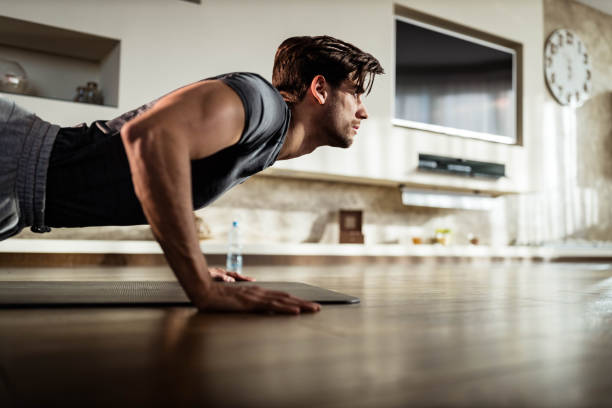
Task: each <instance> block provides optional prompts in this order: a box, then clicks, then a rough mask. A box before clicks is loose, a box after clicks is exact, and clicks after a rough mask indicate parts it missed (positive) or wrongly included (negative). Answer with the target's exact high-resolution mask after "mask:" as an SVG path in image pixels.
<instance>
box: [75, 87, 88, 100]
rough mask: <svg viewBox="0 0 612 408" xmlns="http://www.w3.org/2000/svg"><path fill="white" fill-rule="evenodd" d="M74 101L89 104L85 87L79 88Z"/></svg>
mask: <svg viewBox="0 0 612 408" xmlns="http://www.w3.org/2000/svg"><path fill="white" fill-rule="evenodd" d="M72 100H73V101H75V102H87V97H86V95H85V87H84V86H77V89H76V95H74V98H72Z"/></svg>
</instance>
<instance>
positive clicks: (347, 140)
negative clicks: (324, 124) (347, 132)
mask: <svg viewBox="0 0 612 408" xmlns="http://www.w3.org/2000/svg"><path fill="white" fill-rule="evenodd" d="M352 144H353V138H352V137H343V138H340V137H339V138H337V139H334V140H332V142H331V143H330V144H329V145H330V146H331V147H339V148H341V149H348V148H349V147H351V145H352Z"/></svg>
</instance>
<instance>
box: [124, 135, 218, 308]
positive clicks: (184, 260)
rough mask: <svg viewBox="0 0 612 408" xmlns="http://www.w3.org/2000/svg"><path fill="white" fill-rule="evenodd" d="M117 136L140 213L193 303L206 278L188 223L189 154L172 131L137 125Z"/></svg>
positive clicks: (199, 299)
mask: <svg viewBox="0 0 612 408" xmlns="http://www.w3.org/2000/svg"><path fill="white" fill-rule="evenodd" d="M122 140H123V143H124V145H125V150H126V153H127V156H128V160H129V163H130V170H131V172H132V180H133V183H134V189H135V192H136V195H137V197H138V199H139V200H140V203H141V205H142V209H143V212H144V214H145V216H146V217H147V220H148V221H149V224H150V225H151V229H152V230H153V233H154V235H155V237H156V239H157V240H158V241H159V243H160V245H161V247H162V249H163V251H164V254H165V256H166V259H167V261H168V264H169V265H170V267H171V268H172V270H173V271H174V273H175V274H176V276H177V278H178V280H179V282H180V283H181V285H182V286H183V288H184V289H185V291H186V292H187V295H188V296H189V297H190V299H191V300H192V301H193V302H194V303H196V305H198V303H201V302H202V301H203V300H204V297H205V293H206V292H207V290H208V288H209V286H210V285H211V278H210V275H209V273H208V268H207V265H206V260H205V258H204V256H203V255H202V252H201V250H200V246H199V242H198V238H197V231H196V228H195V223H194V222H193V208H192V200H191V169H190V161H189V152H188V151H187V149H185V147H184V145H182V144H181V143H177V142H176V141H175V140H173V138H172V135H168V134H160V133H155V130H150V129H146V128H144V129H143V128H139V127H138V126H135V127H134V126H131V127H126V128H125V129H124V130H122Z"/></svg>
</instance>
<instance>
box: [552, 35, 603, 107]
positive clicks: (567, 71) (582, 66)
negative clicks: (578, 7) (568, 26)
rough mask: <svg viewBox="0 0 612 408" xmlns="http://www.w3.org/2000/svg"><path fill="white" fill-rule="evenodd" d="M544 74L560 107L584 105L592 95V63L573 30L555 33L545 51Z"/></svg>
mask: <svg viewBox="0 0 612 408" xmlns="http://www.w3.org/2000/svg"><path fill="white" fill-rule="evenodd" d="M544 73H545V77H546V84H547V85H548V89H549V90H550V93H551V94H552V95H553V96H554V97H555V99H556V100H557V101H558V102H559V103H560V104H561V105H568V106H571V107H578V106H581V105H582V104H583V103H584V102H585V101H586V100H587V99H588V97H589V94H590V92H591V73H592V69H591V61H590V57H589V54H588V52H587V48H586V46H585V45H584V43H583V42H582V41H581V40H580V37H578V35H576V33H573V32H572V31H570V30H565V29H559V30H555V31H553V32H552V34H551V35H550V36H549V37H548V39H547V40H546V46H545V48H544Z"/></svg>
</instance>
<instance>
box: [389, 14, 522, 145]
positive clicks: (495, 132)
mask: <svg viewBox="0 0 612 408" xmlns="http://www.w3.org/2000/svg"><path fill="white" fill-rule="evenodd" d="M395 33H396V36H395V112H394V121H393V123H394V124H396V125H400V126H407V127H412V128H418V129H423V130H429V131H433V132H439V133H445V134H451V135H457V136H464V137H473V138H479V139H484V140H489V141H494V142H501V143H508V144H514V143H516V142H517V132H516V127H517V126H516V124H517V117H516V110H517V109H516V52H515V51H514V50H513V49H511V48H507V47H504V46H501V45H498V44H494V43H491V42H487V41H485V40H481V39H478V38H474V37H470V36H467V35H463V34H460V33H455V32H452V31H449V30H445V29H443V28H439V27H435V26H431V25H428V24H425V23H421V22H418V21H415V20H411V19H407V18H404V17H399V16H397V17H396V19H395Z"/></svg>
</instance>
